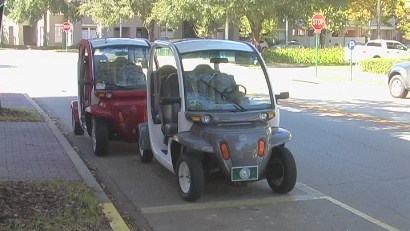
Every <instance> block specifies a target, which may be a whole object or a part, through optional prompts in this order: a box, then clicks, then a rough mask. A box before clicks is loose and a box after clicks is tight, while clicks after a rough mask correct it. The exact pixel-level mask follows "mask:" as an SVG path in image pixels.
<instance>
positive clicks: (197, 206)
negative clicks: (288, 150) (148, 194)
mask: <svg viewBox="0 0 410 231" xmlns="http://www.w3.org/2000/svg"><path fill="white" fill-rule="evenodd" d="M295 188H296V189H298V190H300V191H302V192H303V193H304V194H303V195H285V196H277V197H265V198H257V199H248V200H234V201H221V202H206V203H188V204H179V205H167V206H154V207H145V208H141V211H142V212H143V213H144V214H154V213H169V212H183V211H192V210H205V209H219V208H231V207H245V206H255V205H268V204H279V203H289V202H297V201H310V200H327V201H329V202H331V203H332V204H334V205H337V206H340V207H341V208H343V209H345V210H347V211H349V212H351V213H353V214H354V215H356V216H359V217H361V218H363V219H364V220H366V221H368V222H371V223H373V224H375V225H377V226H379V227H381V228H383V229H385V230H388V231H399V229H397V228H395V227H393V226H391V225H389V224H386V223H384V222H382V221H380V220H378V219H376V218H374V217H372V216H370V215H368V214H366V213H364V212H361V211H359V210H357V209H355V208H353V207H351V206H349V205H347V204H345V203H343V202H341V201H338V200H336V199H334V198H333V197H330V196H327V195H325V194H324V193H321V192H319V191H318V190H316V189H314V188H312V187H310V186H308V185H305V184H302V183H299V182H298V183H296V186H295Z"/></svg>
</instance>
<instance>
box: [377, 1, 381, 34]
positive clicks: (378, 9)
mask: <svg viewBox="0 0 410 231" xmlns="http://www.w3.org/2000/svg"><path fill="white" fill-rule="evenodd" d="M380 7H381V0H377V38H378V39H380V15H381V9H380Z"/></svg>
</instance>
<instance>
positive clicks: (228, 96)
mask: <svg viewBox="0 0 410 231" xmlns="http://www.w3.org/2000/svg"><path fill="white" fill-rule="evenodd" d="M199 81H201V82H203V83H205V84H206V85H207V86H208V87H211V88H212V89H213V90H215V92H217V93H218V94H220V95H221V97H223V98H224V99H227V100H228V101H229V102H230V103H233V104H234V105H233V106H234V107H235V108H236V109H238V110H239V111H242V112H244V111H246V109H245V108H244V107H242V105H240V104H239V103H237V102H235V101H234V100H233V99H232V98H231V96H230V95H226V94H224V93H223V92H220V91H219V90H218V89H216V88H215V87H214V86H212V85H211V84H209V83H208V82H206V81H204V80H203V79H199Z"/></svg>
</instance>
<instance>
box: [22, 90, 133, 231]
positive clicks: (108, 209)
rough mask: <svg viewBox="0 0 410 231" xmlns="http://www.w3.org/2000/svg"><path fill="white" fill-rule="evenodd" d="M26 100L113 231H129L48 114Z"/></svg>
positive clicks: (31, 101)
mask: <svg viewBox="0 0 410 231" xmlns="http://www.w3.org/2000/svg"><path fill="white" fill-rule="evenodd" d="M24 96H25V97H26V99H27V100H28V101H29V102H30V103H31V105H32V106H33V107H34V108H35V109H36V110H37V111H38V112H39V113H40V114H42V115H43V116H44V118H45V122H46V123H47V125H48V127H49V128H50V129H51V131H52V132H53V134H54V136H55V137H56V138H57V140H58V141H59V142H60V144H61V146H62V147H63V149H64V151H65V153H66V154H67V155H68V157H69V158H70V159H71V161H72V162H73V164H74V166H75V168H76V169H77V171H78V174H79V175H80V176H81V177H82V178H83V180H84V182H85V183H86V184H87V186H88V187H90V188H92V189H93V190H94V192H95V193H96V196H97V199H98V201H99V202H100V204H101V205H102V207H103V212H104V213H105V215H106V216H107V218H108V219H109V220H110V225H111V228H112V230H113V231H129V230H130V229H129V228H128V226H127V224H126V223H125V221H124V219H123V218H122V217H121V215H120V213H119V212H118V210H117V209H116V208H115V206H114V204H113V203H112V202H111V200H110V199H109V198H108V196H107V195H106V194H105V192H104V190H103V189H102V188H101V186H100V184H99V183H98V182H97V180H96V179H95V178H94V176H93V175H92V173H91V172H90V170H89V169H88V168H87V166H86V165H85V163H84V161H83V160H82V159H81V158H80V157H79V156H78V154H77V152H76V151H75V150H74V148H73V147H72V146H71V144H70V143H69V142H68V141H67V139H66V138H65V137H64V135H63V134H62V133H61V131H60V130H59V129H58V128H57V126H56V125H55V124H54V122H53V121H52V120H51V119H50V118H49V117H48V114H47V113H46V112H45V111H44V110H43V109H42V108H41V107H40V106H39V105H38V104H37V103H36V102H34V100H33V99H31V98H30V97H29V96H28V94H24Z"/></svg>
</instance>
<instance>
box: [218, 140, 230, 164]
mask: <svg viewBox="0 0 410 231" xmlns="http://www.w3.org/2000/svg"><path fill="white" fill-rule="evenodd" d="M220 148H221V153H222V157H223V158H224V160H229V159H230V158H231V154H230V153H229V148H228V145H227V144H226V143H221V144H220Z"/></svg>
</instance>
